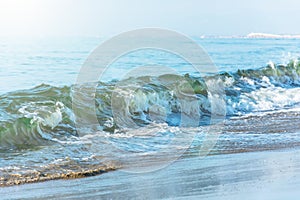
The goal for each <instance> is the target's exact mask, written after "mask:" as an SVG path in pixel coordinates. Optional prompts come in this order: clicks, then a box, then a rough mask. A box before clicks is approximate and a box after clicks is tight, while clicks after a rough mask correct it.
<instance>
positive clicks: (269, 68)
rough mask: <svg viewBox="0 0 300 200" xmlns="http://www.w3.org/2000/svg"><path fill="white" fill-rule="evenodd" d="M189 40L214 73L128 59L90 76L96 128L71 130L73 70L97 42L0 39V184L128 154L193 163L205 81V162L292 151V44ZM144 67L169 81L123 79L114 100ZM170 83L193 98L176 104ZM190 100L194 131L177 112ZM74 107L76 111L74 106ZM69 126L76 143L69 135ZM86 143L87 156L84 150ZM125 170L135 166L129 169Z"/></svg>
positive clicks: (62, 174) (162, 60) (159, 57)
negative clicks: (216, 85)
mask: <svg viewBox="0 0 300 200" xmlns="http://www.w3.org/2000/svg"><path fill="white" fill-rule="evenodd" d="M192 39H193V40H194V41H196V43H197V44H199V45H200V46H201V47H202V48H203V49H204V50H205V51H206V52H207V53H208V55H209V56H210V57H211V59H212V61H213V63H214V64H215V66H216V67H217V69H218V71H217V72H216V73H215V74H199V72H197V71H196V70H195V69H194V68H193V67H191V66H190V65H188V64H186V63H185V62H184V61H183V60H182V59H181V58H179V57H178V56H176V55H172V54H170V53H168V52H164V51H157V50H156V51H154V50H151V49H150V50H149V49H148V50H141V51H136V52H131V53H128V54H127V55H125V56H123V57H121V58H119V59H118V60H116V61H115V62H114V63H112V64H111V65H110V67H109V69H108V70H107V71H106V72H105V73H104V75H103V76H102V77H101V78H100V77H99V82H98V84H97V89H96V94H95V105H96V116H97V119H98V122H99V123H98V128H96V129H89V128H87V127H82V126H81V127H78V126H76V124H77V123H78V122H77V121H76V117H75V114H74V110H73V109H74V107H73V106H74V102H75V105H76V99H75V100H74V96H73V92H74V89H76V87H81V86H78V85H76V84H75V83H76V79H77V76H78V73H79V71H80V68H81V66H82V65H83V64H84V62H85V60H86V59H87V58H88V56H89V54H90V53H91V52H92V51H93V50H94V49H95V48H96V47H97V46H98V45H100V44H101V43H102V42H103V41H105V38H96V37H65V38H64V37H6V38H4V37H2V38H0V79H1V85H0V161H1V162H0V184H1V185H2V186H6V185H14V184H20V183H27V182H36V181H43V180H50V179H59V178H72V177H84V176H91V175H96V174H100V173H102V172H104V171H110V170H115V169H122V168H124V166H127V167H128V163H130V162H129V161H128V160H130V159H131V157H130V156H131V155H138V158H139V159H140V158H141V157H140V156H145V155H146V157H147V155H149V154H151V153H153V152H157V151H161V150H162V149H163V151H162V152H163V153H165V155H168V156H167V157H162V158H159V157H157V156H156V157H155V158H153V157H149V160H147V159H145V160H146V161H149V163H150V164H149V165H150V166H152V164H153V163H154V165H155V164H157V163H156V162H159V163H161V162H162V161H161V160H164V159H166V158H170V154H173V153H174V152H176V153H178V155H177V156H174V157H173V156H171V160H172V161H173V160H175V159H178V158H179V157H180V156H187V157H189V156H195V157H197V156H199V155H202V154H201V151H203V149H201V146H202V145H203V141H204V140H207V138H206V137H205V133H207V132H209V130H214V129H213V128H212V127H213V124H211V115H212V107H213V106H212V103H211V102H210V98H209V95H210V94H209V91H208V87H209V84H208V81H207V80H210V81H211V82H218V81H219V82H220V83H221V84H222V85H223V86H224V97H222V98H223V99H222V100H223V101H224V103H225V110H224V111H225V112H226V115H225V117H224V119H222V122H223V123H222V127H221V134H220V135H219V137H218V138H217V139H215V144H214V145H212V146H211V147H210V149H209V151H208V152H205V155H206V154H209V155H222V154H229V153H241V152H250V151H251V152H252V151H267V150H272V149H283V148H293V147H297V146H299V145H300V135H299V128H300V127H299V126H298V124H299V119H300V110H299V103H300V96H299V92H300V82H299V81H300V79H299V75H300V62H299V60H298V56H299V52H300V40H299V39H270V38H269V39H268V38H267V39H266V38H265V39H258V38H256V39H254V38H199V37H193V38H192ZM145 63H146V64H147V65H150V66H151V64H157V63H158V64H160V65H161V66H168V67H171V68H172V69H173V70H175V71H176V72H177V74H176V75H170V74H167V73H166V74H163V75H160V76H156V77H153V76H151V75H148V74H145V75H144V76H142V77H134V78H129V79H127V80H126V81H124V82H122V84H125V86H124V87H123V88H122V87H119V88H118V89H120V88H121V89H122V92H120V93H118V94H120V95H119V96H114V95H115V94H116V92H115V89H116V86H117V85H118V83H120V80H121V79H122V78H124V76H125V75H126V73H127V72H128V71H130V70H131V69H133V68H134V67H139V66H144V65H145ZM216 76H218V79H215V77H216ZM204 79H205V80H206V82H205V81H204ZM181 83H188V84H187V85H184V84H183V85H182V84H181ZM136 85H139V88H137V87H136ZM173 85H175V86H176V85H180V89H179V92H183V93H184V92H185V91H189V89H190V88H192V91H193V98H190V97H188V96H189V95H188V94H187V95H186V96H184V95H183V96H184V99H185V102H184V101H180V100H179V98H178V95H176V94H178V93H176V92H178V91H175V90H174V91H172V90H170V88H172V86H173ZM166 86H168V87H166ZM82 87H85V88H86V87H88V85H86V86H82ZM187 93H188V92H187ZM185 94H186V93H185ZM129 96H130V97H132V98H128V97H129ZM114 98H118V106H119V107H118V106H114V109H117V110H115V113H114V111H113V110H112V104H113V101H114V100H115V99H114ZM193 101H195V102H196V104H193V105H197V109H196V110H197V113H196V115H199V116H200V117H199V121H197V126H193V127H185V126H181V123H182V121H183V115H182V113H185V114H186V115H187V116H191V115H192V114H195V112H194V111H193V107H190V108H187V107H186V105H190V103H186V102H193ZM76 106H77V108H79V110H80V106H81V105H76ZM187 110H188V111H187ZM123 111H126V115H121V116H123V117H124V116H126V117H127V118H128V119H130V120H129V121H128V120H127V121H125V122H122V123H123V125H124V126H120V124H118V123H116V119H115V118H116V113H118V112H123ZM84 112H85V110H84V109H82V110H81V113H83V114H84ZM220 112H223V111H220ZM129 122H130V123H129ZM127 123H128V124H127ZM132 123H134V124H135V125H136V126H137V128H134V127H132V126H131V125H130V124H132ZM79 128H82V130H81V132H85V134H84V135H80V134H78V129H79ZM188 135H192V138H191V136H188ZM174 138H175V139H176V140H175V141H176V142H173V143H172V142H171V141H173V140H174ZM187 139H188V140H187ZM208 140H209V138H208ZM212 140H214V139H212ZM91 143H93V144H91ZM95 144H97V145H96V146H97V149H95V148H93V147H92V148H90V147H91V146H93V145H94V146H95ZM112 146H113V147H116V148H113V150H112V148H110V147H112ZM165 147H167V149H165ZM98 148H99V149H98ZM170 149H171V150H170ZM174 149H176V151H174ZM180 149H182V150H180ZM124 152H126V153H124ZM132 152H133V153H132ZM131 153H132V154H131ZM124 155H125V156H124ZM158 155H164V154H158ZM127 156H129V157H127ZM132 159H133V160H132V161H133V162H138V160H137V159H135V160H134V156H133V158H132ZM171 160H170V162H171ZM168 161H169V160H168ZM145 163H146V164H147V162H144V163H143V165H144V164H145ZM155 166H156V165H155ZM135 167H141V166H139V165H137V166H136V165H133V166H131V168H130V169H131V170H132V168H133V170H134V168H135ZM160 167H163V165H162V166H160Z"/></svg>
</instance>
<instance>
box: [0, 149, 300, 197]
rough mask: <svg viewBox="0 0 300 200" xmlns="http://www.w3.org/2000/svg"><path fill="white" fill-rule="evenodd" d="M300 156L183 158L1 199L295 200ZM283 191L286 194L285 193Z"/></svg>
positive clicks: (6, 191)
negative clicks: (281, 198) (285, 199)
mask: <svg viewBox="0 0 300 200" xmlns="http://www.w3.org/2000/svg"><path fill="white" fill-rule="evenodd" d="M299 153H300V149H299V148H298V149H297V148H296V149H295V148H292V149H285V150H276V151H262V152H251V153H238V154H224V155H215V156H209V157H206V158H204V159H198V158H195V157H193V158H182V159H179V160H177V161H175V162H174V163H172V164H171V165H170V166H168V167H166V168H164V169H161V170H158V171H155V172H152V173H145V174H138V173H136V174H134V173H126V172H124V171H122V170H115V171H112V172H110V173H104V174H102V175H101V176H91V177H87V178H81V179H67V180H66V179H63V180H51V181H46V182H39V183H32V184H24V185H18V186H14V187H1V188H0V195H1V197H2V198H3V199H18V198H20V197H22V198H25V199H26V198H28V199H48V198H50V199H51V198H54V199H56V198H59V199H64V198H68V199H76V198H91V197H93V198H96V197H97V198H101V199H107V198H113V199H118V198H121V197H122V198H125V199H126V198H128V199H130V198H147V199H148V198H151V199H168V198H172V199H176V198H177V199H180V198H196V197H197V198H199V197H201V198H203V199H205V198H207V199H218V198H220V197H224V198H225V199H232V198H233V199H234V198H236V199H239V198H241V197H243V198H244V197H246V199H249V198H250V199H257V197H260V196H259V195H264V197H265V198H264V199H268V197H269V196H268V195H270V194H271V195H272V197H274V196H275V197H276V194H279V193H280V194H281V195H285V193H286V192H287V191H288V192H289V195H290V196H291V197H295V196H293V195H294V194H295V193H297V190H293V189H292V188H295V187H297V185H298V186H299V185H300V158H299V157H298V155H299ZM282 186H284V188H285V190H284V191H283V190H280V188H283V187H282ZM286 190H287V191H286ZM32 191H36V192H34V193H33V192H32ZM253 192H254V193H253ZM267 192H268V193H267ZM269 192H271V193H269ZM298 193H299V192H298ZM249 194H251V195H250V196H249ZM247 195H248V196H247ZM252 197H253V198H252Z"/></svg>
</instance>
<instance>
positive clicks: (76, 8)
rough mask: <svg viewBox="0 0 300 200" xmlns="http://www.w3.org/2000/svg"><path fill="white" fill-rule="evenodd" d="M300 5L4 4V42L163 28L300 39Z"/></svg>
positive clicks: (280, 1) (269, 0) (66, 0)
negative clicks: (299, 36)
mask: <svg viewBox="0 0 300 200" xmlns="http://www.w3.org/2000/svg"><path fill="white" fill-rule="evenodd" d="M299 19H300V1H299V0H105V1H104V0H0V36H1V35H5V36H11V35H34V36H35V35H38V36H45V35H54V36H109V35H112V34H118V33H120V32H124V31H128V30H132V29H137V28H144V27H160V28H168V29H172V30H175V31H179V32H182V33H185V34H187V35H191V36H200V35H224V36H225V35H247V34H248V33H251V32H263V33H273V34H300V25H299V23H298V21H299Z"/></svg>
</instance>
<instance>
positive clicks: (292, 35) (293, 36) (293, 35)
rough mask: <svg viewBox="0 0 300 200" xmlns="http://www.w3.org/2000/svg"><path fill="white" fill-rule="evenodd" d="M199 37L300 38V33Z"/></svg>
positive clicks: (207, 36)
mask: <svg viewBox="0 0 300 200" xmlns="http://www.w3.org/2000/svg"><path fill="white" fill-rule="evenodd" d="M200 38H203V39H204V38H255V39H259V38H262V39H264V38H266V39H300V34H299V35H296V34H271V33H249V34H248V35H229V36H225V35H223V36H213V35H201V36H200Z"/></svg>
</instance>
